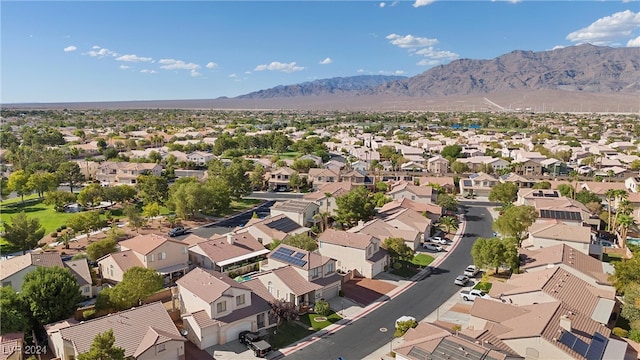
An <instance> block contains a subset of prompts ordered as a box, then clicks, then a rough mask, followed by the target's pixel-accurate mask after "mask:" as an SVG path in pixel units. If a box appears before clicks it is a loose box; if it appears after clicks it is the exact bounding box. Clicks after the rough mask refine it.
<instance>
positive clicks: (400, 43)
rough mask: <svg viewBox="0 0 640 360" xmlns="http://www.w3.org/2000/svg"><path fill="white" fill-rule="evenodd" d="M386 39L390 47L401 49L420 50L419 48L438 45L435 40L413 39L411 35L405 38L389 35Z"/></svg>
mask: <svg viewBox="0 0 640 360" xmlns="http://www.w3.org/2000/svg"><path fill="white" fill-rule="evenodd" d="M386 38H387V39H388V40H390V41H389V42H390V43H391V44H392V45H395V46H397V47H400V48H403V49H409V48H420V47H425V46H430V45H435V44H437V43H438V40H437V39H429V38H423V37H415V36H413V35H411V34H409V35H405V36H401V35H398V34H389V35H387V36H386Z"/></svg>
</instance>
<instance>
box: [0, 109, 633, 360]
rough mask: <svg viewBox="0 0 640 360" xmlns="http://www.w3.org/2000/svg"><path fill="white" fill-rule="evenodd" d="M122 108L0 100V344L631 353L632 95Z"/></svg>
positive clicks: (75, 355) (445, 353) (416, 354)
mask: <svg viewBox="0 0 640 360" xmlns="http://www.w3.org/2000/svg"><path fill="white" fill-rule="evenodd" d="M131 113H135V114H138V115H139V116H144V117H146V118H147V119H148V121H146V122H140V121H136V120H135V119H134V118H133V117H131V114H130V113H129V112H125V113H120V112H118V111H104V112H99V111H53V110H52V111H25V112H17V111H3V112H2V120H3V122H2V127H1V128H0V140H2V141H1V142H0V143H1V144H2V147H3V150H4V151H3V152H2V160H3V162H2V174H3V177H2V183H1V186H0V188H1V189H2V199H3V200H2V204H1V208H0V216H1V221H2V240H1V242H0V255H1V259H0V278H1V281H2V295H3V296H2V299H0V300H2V308H1V310H2V313H1V316H2V319H1V320H2V323H3V324H2V329H1V330H2V333H1V334H0V345H1V346H2V349H4V350H5V351H4V353H3V354H2V355H1V356H3V357H0V358H3V359H23V358H24V359H30V358H31V357H35V358H38V359H65V360H66V359H83V358H85V359H86V358H91V356H92V355H91V354H93V352H94V351H98V350H99V349H98V346H105V345H104V344H105V343H107V344H111V345H110V348H109V350H114V349H115V350H117V351H120V350H122V352H123V353H124V357H125V358H131V359H191V358H193V359H200V358H225V359H226V358H229V357H228V356H235V358H238V359H242V358H247V357H249V358H252V357H254V356H266V357H268V358H270V359H275V358H280V357H284V356H286V357H292V358H296V357H298V356H299V357H300V358H304V351H306V350H304V349H305V347H307V348H308V349H313V348H314V346H320V344H321V343H322V339H324V338H326V337H327V336H328V335H329V334H330V335H331V336H333V337H335V339H336V340H335V341H336V342H338V341H339V340H337V339H339V338H340V336H341V335H340V333H341V332H343V329H344V328H345V326H346V325H349V326H353V327H356V326H359V325H358V322H359V321H360V319H362V318H363V317H365V316H366V317H369V318H373V317H376V316H377V317H380V318H383V316H384V315H380V314H381V313H384V312H385V310H384V309H385V308H386V309H387V312H388V313H389V314H391V313H393V311H392V310H391V309H395V307H397V308H398V309H400V308H403V309H404V311H410V310H411V309H415V308H422V309H424V310H420V311H424V312H425V313H424V314H422V315H424V316H417V315H418V314H417V313H407V314H403V315H406V316H410V317H414V318H415V320H416V321H413V320H411V321H413V322H411V321H401V322H400V323H399V325H395V327H396V328H395V329H394V324H393V323H391V324H388V323H386V324H380V326H377V327H375V328H370V329H362V330H361V331H370V332H371V334H369V335H370V336H372V340H371V342H370V343H371V344H369V345H368V346H370V347H371V351H370V352H369V353H367V354H362V356H361V357H362V358H365V357H366V356H370V354H375V355H371V356H372V357H371V358H380V357H382V358H384V359H391V358H396V359H411V360H414V359H415V360H418V359H427V358H442V359H445V358H451V359H465V358H470V357H472V358H478V359H587V360H592V359H598V360H600V359H624V360H627V359H632V358H634V356H635V358H637V356H638V353H639V352H640V318H639V317H638V316H637V314H639V313H640V307H639V306H638V304H640V275H639V274H640V260H638V259H639V258H640V256H639V254H640V229H639V228H638V224H640V125H639V124H640V121H639V120H640V119H638V117H637V116H634V115H604V114H598V116H596V115H595V114H551V113H550V114H533V115H532V114H525V113H513V114H507V115H505V114H491V113H471V114H463V113H424V114H417V113H416V114H402V116H401V119H400V120H398V121H397V122H396V123H391V122H385V121H384V119H385V118H384V116H385V114H357V116H356V115H353V114H351V115H349V114H335V113H322V112H319V113H309V114H297V113H293V112H286V111H282V112H280V113H272V112H268V113H265V112H260V111H247V112H231V111H229V112H226V111H205V110H203V111H199V112H198V111H186V110H174V111H170V110H166V111H160V110H157V111H155V110H147V111H143V110H136V111H131ZM129 117H131V119H130V120H127V121H124V120H123V119H129ZM514 124H519V126H518V127H515V126H513V125H514ZM505 129H507V130H505ZM596 130H597V131H596ZM177 230H180V231H177ZM470 263H472V264H473V265H474V266H475V267H476V268H477V269H481V270H479V271H478V273H477V274H475V273H474V274H473V276H471V277H470V278H469V279H468V280H469V281H468V282H465V283H464V284H457V283H456V284H457V285H461V286H462V287H463V288H466V289H467V290H470V289H474V290H475V289H479V290H482V291H484V293H486V295H487V296H482V297H477V298H475V299H474V300H473V301H464V300H462V299H461V297H460V295H459V294H458V291H459V290H460V289H459V288H458V287H452V286H451V285H453V284H454V278H456V276H458V275H461V274H462V272H463V271H464V269H465V268H466V267H467V266H468V265H469V264H470ZM442 279H447V280H446V281H444V280H442ZM449 280H450V281H449ZM418 289H423V290H421V291H422V293H423V295H424V294H426V293H427V292H428V293H429V295H424V297H425V298H427V297H431V296H437V297H438V299H439V302H437V303H434V302H428V301H427V300H420V299H421V297H420V296H417V297H416V296H413V297H412V300H407V298H406V297H402V296H400V295H402V294H410V293H411V292H412V291H418ZM454 291H455V292H454ZM432 293H433V294H432ZM445 295H446V296H445ZM402 301H404V302H405V303H402ZM420 301H422V303H421V302H420ZM394 304H395V305H394ZM446 304H452V305H451V306H445V305H446ZM427 308H430V309H432V310H433V311H437V315H436V318H435V319H434V318H433V316H431V315H430V314H431V313H433V311H429V312H427V311H426V309H427ZM441 308H442V309H443V310H442V318H441V317H440V309H441ZM445 309H446V311H445ZM376 314H378V315H376ZM454 314H455V315H454ZM7 319H11V321H9V320H7ZM5 320H6V321H5ZM394 320H395V319H394ZM363 322H364V321H363ZM383 328H384V329H385V331H382V330H381V329H383ZM387 330H388V332H387ZM344 332H346V331H344ZM344 332H343V333H344ZM248 333H251V334H254V335H255V337H256V339H257V338H259V339H260V340H263V341H266V342H267V343H268V344H269V349H268V353H267V354H266V355H264V354H263V353H262V352H261V351H262V350H260V349H258V348H257V347H255V346H254V347H251V344H252V343H251V342H249V343H248V344H244V343H243V342H241V337H242V336H241V334H245V335H246V334H248ZM363 335H364V334H363ZM386 336H391V338H386V340H384V341H380V339H383V338H384V337H386ZM100 344H102V345H100ZM387 344H389V345H390V346H388V345H387ZM34 349H35V350H34ZM229 349H236V350H229ZM334 350H335V351H336V352H331V353H330V355H331V356H334V355H336V356H335V358H338V357H340V356H342V355H339V354H338V352H339V351H342V350H343V349H334ZM105 351H106V350H105ZM265 351H266V350H265ZM344 351H364V350H354V349H344ZM352 354H355V353H352ZM365 355H366V356H365ZM87 356H88V357H87Z"/></svg>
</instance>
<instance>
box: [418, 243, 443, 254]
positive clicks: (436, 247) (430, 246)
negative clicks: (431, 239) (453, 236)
mask: <svg viewBox="0 0 640 360" xmlns="http://www.w3.org/2000/svg"><path fill="white" fill-rule="evenodd" d="M422 247H423V248H424V249H425V250H429V251H435V252H439V251H442V246H440V245H437V244H430V243H426V244H424V245H422Z"/></svg>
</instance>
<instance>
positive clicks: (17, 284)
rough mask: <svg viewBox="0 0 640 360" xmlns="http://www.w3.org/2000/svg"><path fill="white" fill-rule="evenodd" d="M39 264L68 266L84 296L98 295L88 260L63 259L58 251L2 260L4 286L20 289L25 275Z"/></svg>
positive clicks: (0, 264)
mask: <svg viewBox="0 0 640 360" xmlns="http://www.w3.org/2000/svg"><path fill="white" fill-rule="evenodd" d="M38 266H44V267H55V266H57V267H61V268H67V269H69V271H71V274H72V275H73V276H75V278H76V280H77V281H78V286H80V293H81V294H82V296H84V297H87V298H89V297H93V296H95V295H96V288H95V286H93V285H92V280H91V272H90V270H89V264H88V263H87V260H86V259H79V260H70V261H62V258H60V255H59V254H58V253H29V254H25V255H20V256H14V257H12V258H11V259H7V260H3V261H0V281H1V283H2V286H10V287H11V288H13V289H14V290H15V291H20V289H22V283H23V282H24V276H25V275H26V274H28V273H30V272H32V271H34V270H35V269H36V267H38Z"/></svg>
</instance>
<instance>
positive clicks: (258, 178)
mask: <svg viewBox="0 0 640 360" xmlns="http://www.w3.org/2000/svg"><path fill="white" fill-rule="evenodd" d="M265 173H266V171H265V170H264V166H262V165H261V164H258V165H256V167H255V168H254V169H253V171H252V172H251V175H250V176H249V182H250V183H251V186H252V187H253V188H254V189H258V190H262V189H263V188H264V175H265Z"/></svg>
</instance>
